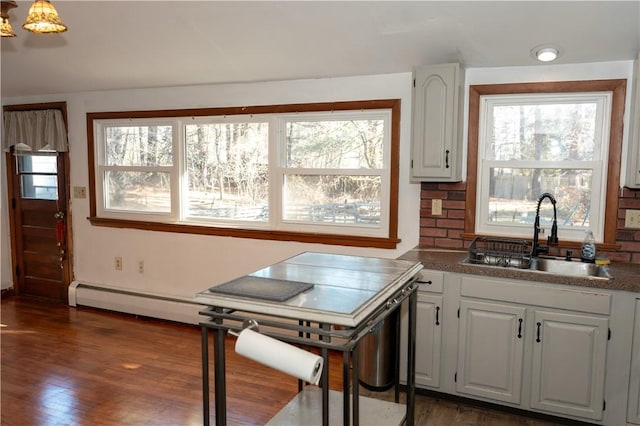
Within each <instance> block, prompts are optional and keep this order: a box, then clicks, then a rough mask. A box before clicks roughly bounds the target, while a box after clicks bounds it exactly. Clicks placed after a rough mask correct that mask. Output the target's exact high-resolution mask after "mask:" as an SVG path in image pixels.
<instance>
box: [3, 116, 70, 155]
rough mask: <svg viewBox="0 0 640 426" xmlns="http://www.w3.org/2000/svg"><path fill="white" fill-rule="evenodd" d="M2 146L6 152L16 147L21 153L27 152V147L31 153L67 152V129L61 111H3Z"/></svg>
mask: <svg viewBox="0 0 640 426" xmlns="http://www.w3.org/2000/svg"><path fill="white" fill-rule="evenodd" d="M3 145H4V149H5V150H6V151H8V150H9V149H10V148H11V147H12V146H16V145H17V147H16V148H17V149H19V150H22V151H28V150H27V147H29V148H30V150H31V152H38V151H58V152H66V151H68V150H69V144H68V142H67V128H66V126H65V124H64V118H63V117H62V111H60V110H59V109H44V110H32V111H5V113H4V141H3ZM25 145H26V146H25ZM18 147H19V148H18Z"/></svg>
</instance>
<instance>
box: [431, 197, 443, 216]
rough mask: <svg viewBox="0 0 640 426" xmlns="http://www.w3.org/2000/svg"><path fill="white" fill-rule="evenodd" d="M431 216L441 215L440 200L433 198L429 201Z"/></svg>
mask: <svg viewBox="0 0 640 426" xmlns="http://www.w3.org/2000/svg"><path fill="white" fill-rule="evenodd" d="M431 214H432V215H433V216H440V215H442V200H440V199H435V198H434V199H433V200H431Z"/></svg>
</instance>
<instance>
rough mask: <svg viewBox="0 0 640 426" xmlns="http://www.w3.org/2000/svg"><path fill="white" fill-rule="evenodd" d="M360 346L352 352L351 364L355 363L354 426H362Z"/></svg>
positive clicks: (353, 380)
mask: <svg viewBox="0 0 640 426" xmlns="http://www.w3.org/2000/svg"><path fill="white" fill-rule="evenodd" d="M358 346H359V344H358V345H356V346H355V347H354V348H353V351H352V352H351V362H352V363H353V378H352V382H353V392H352V393H353V395H352V398H353V426H358V425H359V424H360V377H359V374H360V373H359V368H358V350H359V349H358Z"/></svg>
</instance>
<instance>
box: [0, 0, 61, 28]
mask: <svg viewBox="0 0 640 426" xmlns="http://www.w3.org/2000/svg"><path fill="white" fill-rule="evenodd" d="M0 5H1V6H2V37H15V34H14V32H13V29H12V28H11V24H10V23H9V16H8V15H9V10H11V9H13V8H14V7H17V6H18V5H17V3H16V2H15V1H13V0H2V1H0ZM22 28H24V29H25V30H27V31H31V32H32V33H36V34H51V33H63V32H65V31H67V26H66V25H65V24H63V23H62V21H61V20H60V16H59V15H58V11H57V10H56V8H55V7H53V5H52V4H51V2H49V1H48V0H35V1H34V2H33V4H32V5H31V7H30V8H29V13H28V15H27V19H26V20H25V21H24V24H22Z"/></svg>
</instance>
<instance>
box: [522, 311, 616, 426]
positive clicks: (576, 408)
mask: <svg viewBox="0 0 640 426" xmlns="http://www.w3.org/2000/svg"><path fill="white" fill-rule="evenodd" d="M534 325H535V330H534V334H535V335H534V336H533V338H534V344H533V366H532V377H531V407H532V408H536V409H540V410H545V411H549V412H553V413H559V414H567V415H572V416H579V417H585V418H589V419H596V420H598V419H601V418H602V409H603V403H604V399H603V398H604V375H605V355H606V350H607V337H608V320H607V319H606V318H601V317H594V316H587V315H575V314H564V313H557V312H546V311H536V312H535V314H534Z"/></svg>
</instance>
